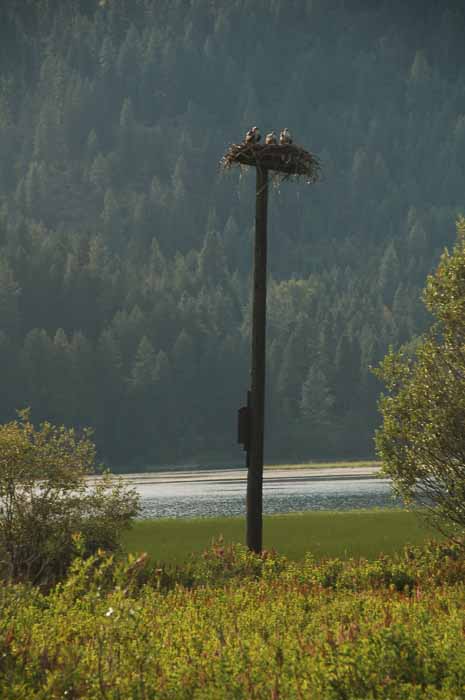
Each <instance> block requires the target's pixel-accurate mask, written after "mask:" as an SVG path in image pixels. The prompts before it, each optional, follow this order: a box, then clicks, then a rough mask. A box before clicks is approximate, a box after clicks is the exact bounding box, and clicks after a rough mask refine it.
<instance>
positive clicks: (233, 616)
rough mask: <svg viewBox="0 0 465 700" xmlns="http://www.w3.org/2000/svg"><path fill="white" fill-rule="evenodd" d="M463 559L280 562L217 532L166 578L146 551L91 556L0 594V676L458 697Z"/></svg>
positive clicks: (44, 693)
mask: <svg viewBox="0 0 465 700" xmlns="http://www.w3.org/2000/svg"><path fill="white" fill-rule="evenodd" d="M222 565H223V566H222ZM464 567H465V562H464V559H463V553H462V554H461V553H460V551H459V550H458V549H457V548H453V547H452V548H451V547H449V548H445V547H444V546H439V545H434V544H433V545H431V546H430V547H429V548H425V549H422V550H420V549H407V550H406V551H405V553H404V555H403V556H402V557H399V558H397V559H388V558H386V559H384V560H381V561H378V562H371V563H368V562H366V561H363V560H360V561H358V562H357V561H349V562H346V563H343V562H341V561H338V560H328V561H325V562H322V563H321V564H315V562H314V561H313V559H312V557H311V556H308V557H307V558H306V560H305V561H304V562H302V563H300V564H292V563H288V562H286V561H285V560H284V559H282V558H280V557H276V556H275V555H273V554H271V553H270V554H267V555H266V556H262V557H257V556H256V555H253V554H250V553H246V552H245V550H244V548H242V547H232V548H224V547H223V545H222V544H221V543H217V544H216V545H215V546H214V547H213V550H211V551H209V552H206V553H205V556H204V557H202V558H200V559H197V560H193V561H192V562H190V564H189V565H188V566H187V568H186V569H184V570H181V569H179V570H178V572H177V578H176V577H172V579H171V583H170V585H168V586H165V585H160V582H161V581H162V580H165V581H166V580H167V577H166V573H165V572H164V570H163V568H161V567H160V566H157V567H156V568H154V566H153V565H151V564H150V562H149V561H148V560H147V559H146V558H144V557H139V558H138V559H136V558H134V557H133V558H131V559H129V560H128V561H126V562H124V561H123V562H117V561H116V560H115V559H114V558H113V557H108V556H107V555H105V554H104V553H103V552H100V553H97V554H95V555H94V556H93V557H90V558H87V559H76V560H75V562H74V563H73V565H72V567H71V569H70V572H69V575H68V577H67V579H66V580H65V581H64V582H62V583H61V584H60V585H59V586H57V587H56V588H55V589H54V590H52V591H50V592H49V593H48V595H45V594H43V593H40V592H38V591H37V590H36V589H30V588H27V587H24V586H19V585H16V586H13V585H10V586H6V587H4V588H3V589H2V591H1V592H0V645H1V659H2V663H1V666H0V684H1V686H2V690H3V691H4V696H5V698H8V699H9V698H11V699H13V698H14V700H31V699H33V698H34V699H35V698H37V700H38V699H39V698H44V697H47V698H50V699H55V698H56V699H57V700H58V698H63V697H72V698H75V699H76V700H78V699H79V698H82V699H83V700H84V698H85V699H86V700H117V699H118V698H130V697H146V698H152V697H156V698H160V700H171V699H172V698H176V699H178V698H179V699H180V700H183V699H185V700H187V699H188V698H192V697H195V698H198V699H199V700H213V699H215V700H220V699H221V700H223V698H231V699H232V698H244V697H251V698H255V699H256V700H261V699H262V698H263V700H264V699H265V698H286V700H287V699H289V700H299V699H300V698H307V697H312V698H313V697H315V698H325V699H326V698H328V700H329V699H331V700H359V699H360V698H380V699H383V698H384V699H385V700H423V699H424V698H429V699H431V700H452V699H454V700H457V699H458V698H461V697H462V696H463V689H464V687H465V671H464V669H465V649H464V645H463V606H464V603H465V591H464V587H463V583H462V582H461V581H460V578H462V579H463V575H464V573H465V568H464ZM223 568H226V569H227V571H228V572H229V573H228V575H227V576H226V577H225V576H224V573H223ZM192 572H195V573H196V575H197V576H198V579H197V580H196V581H195V582H193V581H192V580H191V581H190V582H188V583H187V584H186V583H184V582H183V579H184V580H185V579H186V578H187V574H189V575H191V574H192ZM229 574H230V575H229ZM459 577H460V578H459Z"/></svg>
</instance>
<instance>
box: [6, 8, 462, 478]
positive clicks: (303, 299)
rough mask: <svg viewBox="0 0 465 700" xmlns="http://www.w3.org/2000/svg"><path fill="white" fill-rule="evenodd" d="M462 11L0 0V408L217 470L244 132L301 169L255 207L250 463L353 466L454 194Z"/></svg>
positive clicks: (233, 391) (105, 449) (234, 374)
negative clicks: (285, 147) (259, 307)
mask: <svg viewBox="0 0 465 700" xmlns="http://www.w3.org/2000/svg"><path fill="white" fill-rule="evenodd" d="M464 28H465V7H464V5H463V3H460V2H453V1H445V2H439V1H437V2H432V1H429V0H424V1H422V2H420V0H417V2H413V1H412V2H407V3H406V2H404V1H403V2H401V0H393V1H388V0H385V1H384V2H382V1H379V2H368V0H367V1H366V2H363V1H362V0H324V1H323V0H307V1H306V2H305V1H303V0H269V1H265V0H256V1H255V2H252V1H251V0H218V2H214V3H212V2H210V1H209V0H100V2H97V0H82V1H81V2H79V1H78V0H74V1H72V0H61V1H60V2H54V1H53V0H4V1H3V2H2V3H1V6H0V379H1V393H0V421H4V420H7V419H9V418H11V417H14V413H15V410H16V409H17V408H20V407H24V406H31V408H32V417H33V419H34V420H41V419H44V418H48V419H51V420H53V421H56V422H59V423H66V424H68V425H78V426H84V425H90V426H93V427H94V428H95V430H96V434H95V437H96V441H97V443H98V445H99V448H100V451H101V454H102V456H103V457H105V458H106V459H107V461H108V462H109V463H110V464H111V465H112V466H115V467H117V466H120V467H125V468H128V466H132V467H135V468H136V467H137V468H141V467H143V466H144V465H148V464H155V463H167V462H169V461H178V462H179V461H189V460H202V459H204V460H205V459H209V460H211V461H220V460H227V459H229V460H231V459H232V460H235V461H237V460H239V459H240V458H241V453H240V451H239V448H238V447H237V446H236V445H235V441H236V410H237V408H238V407H239V406H240V405H241V404H242V403H243V402H244V399H245V393H246V389H247V385H248V362H249V318H250V304H249V291H250V271H251V260H252V244H251V243H252V232H253V231H252V226H253V213H254V185H253V174H248V175H247V174H244V175H243V176H242V177H240V176H239V173H238V172H234V173H230V174H228V175H221V173H220V171H219V165H218V164H219V160H220V158H221V156H222V154H223V152H224V151H225V149H226V147H227V146H228V145H229V143H231V142H232V141H236V140H237V139H240V138H242V135H243V133H244V132H245V130H246V129H247V128H249V127H250V126H251V125H252V124H258V125H259V126H260V128H261V129H262V132H265V131H268V130H270V129H271V128H275V129H280V128H282V127H283V126H288V127H289V128H290V130H291V132H292V133H293V135H294V137H295V140H296V141H297V142H299V143H301V144H302V145H304V146H305V147H306V148H308V149H310V150H311V151H313V152H314V153H316V154H318V155H319V157H320V158H321V161H322V167H323V172H324V178H323V181H322V182H321V183H319V184H317V185H315V186H311V187H310V186H306V185H298V184H297V185H296V184H294V183H289V184H283V185H282V186H281V189H280V190H276V191H273V192H272V193H271V197H270V200H271V202H270V205H271V206H270V288H269V325H268V329H269V331H268V343H269V345H268V348H269V352H268V358H269V364H268V369H269V374H268V383H269V388H268V396H267V435H268V445H267V450H268V457H269V458H274V459H287V460H293V459H298V458H303V457H307V458H311V457H313V458H316V457H325V456H326V457H334V456H344V457H349V456H352V457H355V456H367V455H369V454H371V452H372V433H373V428H374V426H375V425H376V424H377V421H378V417H377V411H376V398H377V395H378V393H379V391H380V387H379V385H378V384H377V382H376V380H375V378H374V377H373V376H372V375H371V373H370V371H369V365H370V364H375V363H376V362H377V361H378V360H379V359H380V358H381V357H382V356H383V354H384V353H385V351H386V349H387V347H388V345H389V344H393V345H394V346H398V345H399V344H400V343H403V342H405V341H407V340H409V339H410V338H411V337H413V336H414V335H415V334H416V333H418V332H421V330H422V329H423V328H425V326H426V324H427V323H428V318H427V317H426V315H425V312H424V310H423V306H422V303H421V301H420V292H421V288H422V287H423V286H424V280H425V276H426V274H427V273H428V272H429V271H430V270H431V269H432V267H433V266H434V265H435V263H436V262H437V259H438V255H439V253H440V251H441V250H442V248H443V247H444V246H445V245H447V244H450V242H451V241H452V240H453V238H454V230H455V226H454V222H455V218H456V215H457V213H458V212H459V211H463V210H464V209H465V207H464V202H465V73H464V71H463V66H464V63H465V42H464V41H463V36H464Z"/></svg>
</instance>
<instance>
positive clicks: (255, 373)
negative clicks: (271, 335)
mask: <svg viewBox="0 0 465 700" xmlns="http://www.w3.org/2000/svg"><path fill="white" fill-rule="evenodd" d="M256 174H257V184H256V194H255V245H254V265H253V310H252V363H251V372H250V386H251V389H250V406H249V416H248V418H249V421H250V433H249V444H248V449H247V546H248V547H249V549H251V550H252V551H254V552H261V550H262V542H263V533H262V530H263V526H262V520H263V519H262V512H263V445H264V436H265V376H266V258H267V244H268V241H267V235H268V232H267V222H268V170H267V169H266V168H262V167H260V166H257V168H256Z"/></svg>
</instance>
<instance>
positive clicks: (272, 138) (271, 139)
mask: <svg viewBox="0 0 465 700" xmlns="http://www.w3.org/2000/svg"><path fill="white" fill-rule="evenodd" d="M265 143H266V145H267V146H275V145H276V144H277V143H278V141H277V139H276V134H275V133H274V131H270V133H269V134H267V135H266V136H265Z"/></svg>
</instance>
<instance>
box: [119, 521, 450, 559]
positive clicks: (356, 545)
mask: <svg viewBox="0 0 465 700" xmlns="http://www.w3.org/2000/svg"><path fill="white" fill-rule="evenodd" d="M220 535H221V536H223V537H224V539H225V541H226V542H244V518H197V519H189V520H183V519H178V520H176V519H160V520H142V521H138V522H136V523H135V525H134V528H133V529H132V530H131V531H130V532H129V533H127V534H126V536H125V547H126V549H127V550H128V551H130V552H148V554H150V555H151V556H152V557H153V558H155V559H157V560H159V561H166V562H182V561H184V560H185V559H186V558H187V557H188V556H189V555H190V554H192V553H193V552H199V551H202V550H203V549H205V548H206V547H208V545H209V544H210V543H211V542H212V540H213V539H216V538H218V537H219V536H220ZM434 536H437V535H436V533H435V532H434V531H432V530H431V529H428V528H427V527H426V526H425V525H424V523H423V522H422V521H421V519H420V518H419V517H418V516H417V515H415V514H414V513H408V512H407V511H402V510H369V511H367V510H364V511H345V512H340V511H339V512H330V511H321V512H311V513H288V514H285V515H271V516H266V517H265V519H264V546H265V547H266V548H267V549H271V548H274V549H276V550H277V551H278V552H279V553H280V554H285V555H286V556H287V557H289V558H290V559H301V558H302V557H303V556H304V555H305V553H306V552H307V551H311V552H313V554H314V555H315V556H316V557H317V558H323V557H343V558H347V557H352V556H353V557H359V556H361V557H366V558H367V559H374V558H376V557H377V556H378V555H379V554H381V553H384V554H391V553H394V552H396V551H399V550H401V549H402V547H403V546H404V545H405V544H407V543H409V544H420V543H422V542H424V541H425V540H427V539H430V538H431V537H434Z"/></svg>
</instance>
